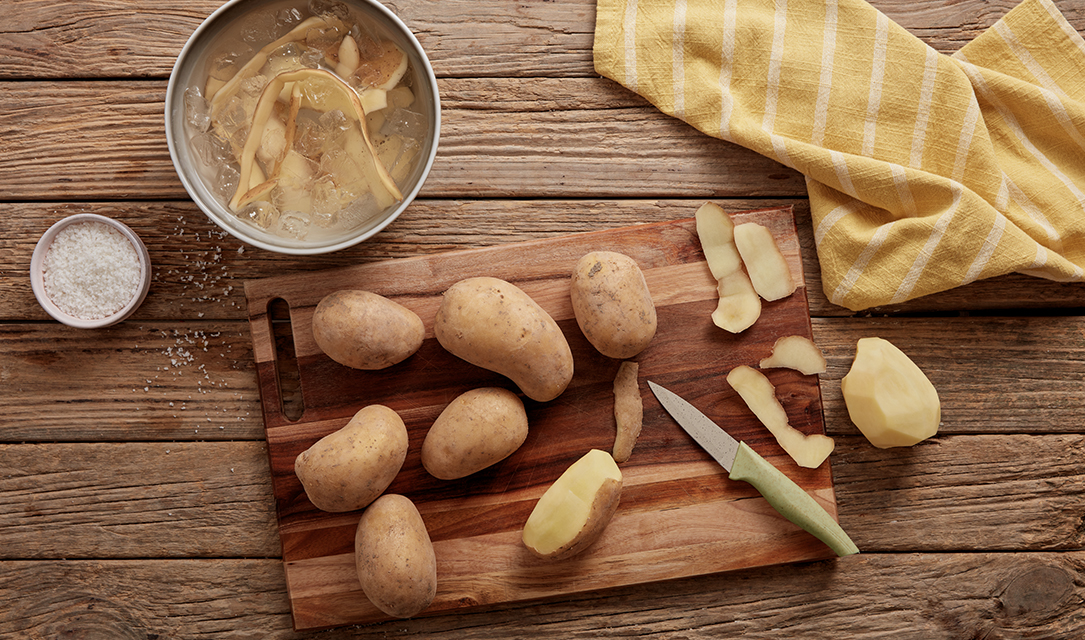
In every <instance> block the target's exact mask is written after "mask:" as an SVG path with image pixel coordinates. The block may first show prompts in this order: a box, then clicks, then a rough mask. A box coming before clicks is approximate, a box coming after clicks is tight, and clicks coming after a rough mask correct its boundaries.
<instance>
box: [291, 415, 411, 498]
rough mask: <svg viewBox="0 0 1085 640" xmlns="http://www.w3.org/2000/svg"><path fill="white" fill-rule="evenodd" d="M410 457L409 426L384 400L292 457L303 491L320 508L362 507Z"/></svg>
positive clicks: (386, 486) (393, 477) (380, 491)
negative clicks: (408, 444) (408, 450)
mask: <svg viewBox="0 0 1085 640" xmlns="http://www.w3.org/2000/svg"><path fill="white" fill-rule="evenodd" d="M406 458H407V427H406V426H405V425H404V424H403V420H402V419H401V418H400V417H399V414H397V413H396V412H395V411H393V410H391V409H389V408H388V407H386V406H384V405H379V404H373V405H369V406H367V407H364V408H363V409H361V410H360V411H358V413H356V414H354V417H353V418H351V419H350V422H348V423H347V424H346V425H345V426H344V427H343V428H342V429H339V430H338V431H335V432H334V433H330V434H328V435H326V436H324V437H323V438H321V439H320V440H318V441H317V442H316V443H314V444H313V446H311V447H309V448H308V449H306V450H305V451H302V452H301V453H300V454H299V455H298V457H297V458H296V459H295V460H294V473H296V474H297V476H298V479H299V480H301V485H302V487H303V488H304V489H305V495H307V496H308V497H309V500H310V502H312V503H313V505H314V506H316V508H318V509H320V510H322V511H332V512H341V511H354V510H356V509H362V508H364V507H365V506H366V505H368V504H369V503H371V502H373V501H374V500H376V499H377V497H378V496H379V495H380V494H381V493H383V492H384V490H385V489H387V488H388V485H390V484H392V480H394V479H395V477H396V474H398V473H399V470H400V469H401V468H402V467H403V461H404V460H405V459H406Z"/></svg>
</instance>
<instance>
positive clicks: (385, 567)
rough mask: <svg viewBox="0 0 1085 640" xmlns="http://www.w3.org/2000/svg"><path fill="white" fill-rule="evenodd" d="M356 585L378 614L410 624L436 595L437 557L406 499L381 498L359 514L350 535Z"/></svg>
mask: <svg viewBox="0 0 1085 640" xmlns="http://www.w3.org/2000/svg"><path fill="white" fill-rule="evenodd" d="M354 562H355V565H356V566H357V569H358V581H359V582H361V583H362V591H363V592H365V595H366V597H367V598H369V600H370V601H371V602H372V603H373V604H374V605H375V606H376V607H377V608H378V609H380V610H381V611H383V612H384V613H386V614H388V615H390V616H394V617H396V618H410V617H411V616H414V615H416V614H418V613H421V612H422V611H424V610H425V609H426V607H428V606H429V605H430V603H432V602H433V599H434V597H436V595H437V557H436V554H435V553H434V551H433V542H432V541H431V540H430V537H429V532H428V531H426V523H425V522H423V521H422V516H421V514H419V513H418V509H417V508H416V507H415V506H414V503H413V502H411V501H410V499H409V498H406V497H405V496H401V495H397V494H388V495H384V496H381V497H380V498H378V499H377V501H376V502H374V503H373V504H371V505H369V508H368V509H366V510H365V512H363V513H362V518H361V520H359V521H358V530H357V532H356V533H355V535H354Z"/></svg>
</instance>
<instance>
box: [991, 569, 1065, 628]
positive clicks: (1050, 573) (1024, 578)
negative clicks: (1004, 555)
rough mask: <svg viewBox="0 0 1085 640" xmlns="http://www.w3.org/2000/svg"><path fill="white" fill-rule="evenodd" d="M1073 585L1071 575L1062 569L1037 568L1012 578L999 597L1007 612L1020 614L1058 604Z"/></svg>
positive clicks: (1011, 614) (1049, 607)
mask: <svg viewBox="0 0 1085 640" xmlns="http://www.w3.org/2000/svg"><path fill="white" fill-rule="evenodd" d="M1073 587H1074V580H1073V577H1072V576H1070V574H1068V573H1067V572H1066V571H1065V570H1064V569H1061V568H1059V567H1051V566H1046V567H1038V568H1035V569H1031V570H1029V571H1026V572H1025V573H1023V574H1021V575H1019V576H1017V577H1016V578H1014V579H1013V580H1012V581H1011V582H1010V584H1008V585H1007V586H1006V588H1005V589H1004V590H1003V592H1002V596H1001V597H1000V598H999V600H1000V601H1001V602H1002V608H1003V610H1004V611H1005V612H1006V614H1007V615H1010V616H1021V615H1026V614H1029V613H1033V612H1036V611H1042V610H1044V609H1054V608H1056V607H1058V605H1059V602H1060V601H1061V600H1062V599H1063V598H1065V597H1066V596H1067V595H1069V594H1070V592H1071V591H1072V590H1073Z"/></svg>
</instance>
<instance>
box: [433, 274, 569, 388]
mask: <svg viewBox="0 0 1085 640" xmlns="http://www.w3.org/2000/svg"><path fill="white" fill-rule="evenodd" d="M433 331H434V334H436V336H437V341H438V342H440V343H441V346H443V347H444V348H445V349H447V350H448V351H449V353H451V354H452V355H454V356H457V357H459V358H463V359H464V360H466V361H467V362H470V363H471V364H473V365H476V366H479V367H482V368H483V369H489V370H490V371H494V372H496V373H499V374H501V375H503V376H506V377H507V378H509V379H511V380H512V381H513V382H515V383H516V385H517V386H518V387H520V390H521V391H523V392H524V395H526V396H527V397H529V398H531V399H532V400H537V401H539V402H547V401H549V400H553V399H554V398H556V397H558V396H559V395H561V393H562V392H563V391H565V388H566V387H567V386H569V381H571V380H572V379H573V352H572V350H570V349H569V343H568V342H567V341H566V340H565V334H563V333H562V332H561V328H560V327H558V323H557V322H554V319H553V318H551V317H550V315H549V314H548V313H546V311H545V310H544V309H543V308H542V307H540V306H539V305H538V303H536V302H535V301H534V300H532V299H531V297H530V296H528V295H527V294H526V293H524V292H523V291H522V290H520V289H519V288H518V287H516V286H514V285H512V284H510V283H508V282H505V281H504V280H500V279H498V278H490V277H479V278H468V279H466V280H461V281H460V282H457V283H456V284H454V285H452V286H451V287H450V288H449V289H448V291H446V292H445V295H444V298H443V299H442V300H441V306H440V308H438V309H437V315H436V317H435V319H434V325H433Z"/></svg>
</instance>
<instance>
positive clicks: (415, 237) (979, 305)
mask: <svg viewBox="0 0 1085 640" xmlns="http://www.w3.org/2000/svg"><path fill="white" fill-rule="evenodd" d="M712 200H713V201H715V202H718V203H720V204H721V206H723V207H724V208H726V209H727V210H728V211H731V212H738V211H746V210H750V209H758V208H764V207H776V206H788V205H790V206H793V207H794V212H795V218H796V222H797V224H796V227H797V230H798V233H799V241H800V244H801V245H802V255H803V270H804V272H805V273H806V278H807V297H808V300H809V304H810V313H811V315H812V316H814V317H833V316H849V315H853V314H852V312H850V311H848V310H847V309H844V308H843V307H838V306H836V305H833V304H831V303H830V302H829V301H828V300H827V299H826V298H825V294H824V292H823V291H822V288H821V270H820V267H819V265H818V261H817V251H816V248H815V247H814V240H813V232H812V230H811V225H810V210H809V206H808V204H807V202H806V201H805V200H801V199H789V198H767V199H754V198H739V199H729V198H712ZM702 202H704V199H660V200H645V199H622V200H607V199H603V200H594V199H593V200H576V199H572V200H496V201H495V200H481V201H476V200H429V199H424V200H418V201H416V202H415V203H414V204H412V205H411V207H410V208H408V209H407V211H406V212H404V214H403V215H402V216H400V217H399V218H398V219H397V220H396V221H395V222H393V223H392V224H391V225H390V226H389V227H388V228H387V229H385V230H384V231H383V232H381V233H380V234H378V235H377V236H375V237H374V238H372V239H370V240H368V241H366V242H365V243H362V244H361V245H358V246H355V247H352V248H350V249H345V250H343V251H338V252H335V253H333V254H325V255H317V256H305V257H296V256H287V255H282V254H276V253H271V252H268V251H264V250H262V249H257V248H255V247H251V246H248V245H244V244H243V243H242V242H240V241H238V240H236V239H234V238H233V237H232V236H229V235H227V234H226V233H225V232H223V231H221V230H220V229H219V228H218V227H216V226H215V225H214V224H212V223H211V222H210V221H209V220H208V219H207V217H206V216H205V215H204V214H203V213H202V212H201V211H199V209H197V208H196V206H195V205H194V204H192V202H191V201H178V202H146V201H132V202H108V203H86V204H63V203H48V202H45V203H12V204H8V205H5V207H4V209H5V211H6V215H5V216H3V217H0V321H3V320H7V321H25V320H48V319H49V318H48V316H47V315H46V314H45V312H44V311H43V310H42V309H41V308H40V307H39V306H38V304H37V302H36V301H35V300H34V295H33V292H32V291H31V289H30V279H29V278H28V277H27V274H26V268H27V265H29V264H30V255H31V253H32V252H33V250H34V244H35V243H36V242H37V240H38V238H39V237H40V236H41V234H42V233H43V232H44V231H45V230H46V229H47V228H48V227H49V226H50V225H51V224H53V223H54V222H56V221H57V220H60V219H61V218H63V217H65V216H68V215H72V214H74V213H81V212H92V213H99V214H102V215H106V216H110V217H114V218H117V219H119V220H121V221H123V222H124V223H126V224H127V225H128V226H130V227H132V228H133V229H134V230H135V231H136V233H138V234H139V235H140V237H141V238H142V239H143V241H144V243H145V244H146V245H147V247H148V250H149V251H150V254H151V262H152V270H153V273H152V278H153V279H152V284H151V290H150V293H149V294H148V296H147V299H146V301H144V303H143V306H142V307H140V309H139V310H138V311H137V312H136V315H135V316H134V317H133V319H132V322H153V321H156V320H163V319H171V318H180V317H189V318H204V319H208V320H212V319H215V320H221V319H228V320H237V319H243V318H245V317H246V314H245V311H246V304H245V298H244V294H243V290H242V286H241V285H242V283H243V282H244V281H245V280H248V279H257V278H265V277H268V276H271V275H276V274H280V273H287V272H289V273H297V272H306V271H319V270H323V269H333V268H336V267H344V266H349V265H353V264H360V263H365V262H372V261H375V260H383V259H390V258H406V257H411V256H418V255H432V254H436V253H440V252H443V251H453V250H459V249H474V248H478V247H484V246H493V245H499V244H504V243H509V242H518V241H523V240H535V239H539V238H554V237H558V236H562V235H567V234H572V233H583V232H588V231H598V230H601V229H615V228H620V227H626V226H631V225H636V224H645V223H651V222H664V221H667V220H677V219H681V218H688V217H690V216H692V215H693V213H694V212H696V210H697V207H698V206H700V204H701V203H702ZM1082 308H1085V287H1083V286H1082V285H1081V284H1078V283H1069V284H1068V283H1055V282H1050V281H1046V280H1041V279H1038V278H1032V277H1028V276H1004V277H1001V278H995V279H991V280H985V281H980V282H977V283H973V284H970V285H968V286H966V287H960V288H957V289H953V290H951V291H948V292H945V293H942V294H937V295H932V296H927V297H926V298H922V299H919V300H914V301H911V302H908V303H904V304H900V305H893V306H892V307H880V308H877V309H872V310H870V311H868V312H866V313H865V314H863V315H871V314H874V315H887V314H901V313H909V314H914V313H924V312H936V313H943V314H945V313H948V314H952V315H958V314H959V313H961V312H962V311H965V310H971V311H984V310H987V311H990V310H1008V309H1037V310H1055V309H1064V310H1065V311H1064V312H1068V313H1074V312H1075V311H1074V310H1075V309H1082ZM1014 313H1017V312H1014ZM201 314H202V315H201Z"/></svg>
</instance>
